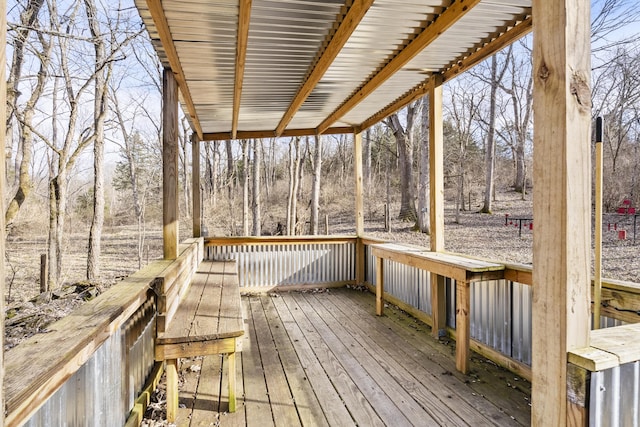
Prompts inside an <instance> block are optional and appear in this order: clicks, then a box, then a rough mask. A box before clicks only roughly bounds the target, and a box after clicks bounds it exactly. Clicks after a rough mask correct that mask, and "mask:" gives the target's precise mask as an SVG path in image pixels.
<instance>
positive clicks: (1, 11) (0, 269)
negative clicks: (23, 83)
mask: <svg viewBox="0 0 640 427" xmlns="http://www.w3.org/2000/svg"><path fill="white" fill-rule="evenodd" d="M6 63H7V2H6V1H4V0H2V1H0V105H2V106H6V105H7V77H6V69H7V68H6ZM0 123H5V124H6V123H7V109H6V107H3V108H0ZM5 138H6V126H5V128H4V129H3V130H2V132H0V153H4V152H5ZM5 177H6V171H5V162H4V159H3V161H1V162H0V194H5V186H6V183H5ZM0 212H2V215H0V230H2V233H1V235H0V259H2V260H4V253H5V233H4V230H5V221H4V212H5V204H4V197H0ZM4 279H5V267H4V262H2V263H0V295H2V298H0V313H2V319H0V384H4V350H3V349H4V318H5V316H4V295H5V293H4V287H5V283H4ZM0 405H1V406H0V407H2V409H3V410H2V411H0V425H4V412H5V411H4V407H5V406H4V387H0Z"/></svg>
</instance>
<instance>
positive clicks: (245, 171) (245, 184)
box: [240, 139, 249, 236]
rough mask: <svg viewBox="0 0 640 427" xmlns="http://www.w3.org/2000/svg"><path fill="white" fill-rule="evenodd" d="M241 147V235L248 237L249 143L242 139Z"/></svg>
mask: <svg viewBox="0 0 640 427" xmlns="http://www.w3.org/2000/svg"><path fill="white" fill-rule="evenodd" d="M240 144H241V145H242V235H243V236H248V235H249V167H248V165H249V141H248V140H246V139H243V140H242V141H240Z"/></svg>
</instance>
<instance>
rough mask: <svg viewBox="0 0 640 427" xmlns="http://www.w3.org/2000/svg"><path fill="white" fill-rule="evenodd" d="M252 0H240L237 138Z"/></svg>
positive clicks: (235, 110) (235, 109) (235, 96)
mask: <svg viewBox="0 0 640 427" xmlns="http://www.w3.org/2000/svg"><path fill="white" fill-rule="evenodd" d="M251 2H252V0H240V6H239V9H240V10H239V11H238V42H237V44H236V72H235V79H234V84H233V113H232V118H231V139H236V133H237V132H238V118H239V116H240V100H241V99H242V82H243V81H244V66H245V60H246V58H247V42H248V41H249V22H250V21H251Z"/></svg>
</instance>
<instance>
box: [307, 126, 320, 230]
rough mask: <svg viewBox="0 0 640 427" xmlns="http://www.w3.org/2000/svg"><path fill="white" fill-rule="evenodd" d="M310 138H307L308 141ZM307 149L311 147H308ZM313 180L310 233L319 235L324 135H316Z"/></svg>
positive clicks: (312, 163)
mask: <svg viewBox="0 0 640 427" xmlns="http://www.w3.org/2000/svg"><path fill="white" fill-rule="evenodd" d="M308 141H309V138H307V143H308ZM307 151H309V149H308V148H307ZM311 167H312V169H313V181H312V184H311V215H310V219H309V223H310V224H309V234H312V235H317V234H318V232H319V229H318V219H319V215H320V178H321V177H322V137H321V136H318V135H316V136H315V147H314V150H313V158H312V161H311Z"/></svg>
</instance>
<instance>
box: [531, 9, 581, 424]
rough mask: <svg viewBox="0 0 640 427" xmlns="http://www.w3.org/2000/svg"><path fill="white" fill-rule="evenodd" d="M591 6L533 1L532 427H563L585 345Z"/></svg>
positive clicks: (566, 422)
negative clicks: (570, 355) (575, 356)
mask: <svg viewBox="0 0 640 427" xmlns="http://www.w3.org/2000/svg"><path fill="white" fill-rule="evenodd" d="M589 15H590V4H589V2H582V1H575V0H534V1H533V22H535V25H534V28H533V31H534V38H533V40H534V44H533V76H534V88H533V103H534V109H533V110H534V120H533V122H534V132H533V134H534V146H535V147H536V149H535V152H534V161H533V180H534V182H535V183H536V184H535V186H534V189H533V217H534V218H535V219H536V231H535V233H534V234H533V265H534V269H533V283H534V289H535V292H534V297H533V318H532V326H533V331H532V333H533V340H532V350H533V351H532V367H533V381H532V382H531V383H532V399H531V401H532V402H535V403H534V404H533V406H532V413H531V424H532V425H535V426H551V425H567V424H568V423H569V422H570V421H571V419H570V417H569V411H568V410H567V407H568V406H569V405H568V396H567V388H568V375H567V352H568V351H570V350H573V349H576V348H581V347H586V346H588V345H589V326H590V295H589V293H590V277H589V273H590V260H591V257H590V249H591V216H590V212H591V182H590V176H591V167H590V166H591V165H590V163H591V162H590V154H591V150H590V140H591V129H590V127H591V126H590V125H591V90H590V75H591V60H590V58H591V49H590V26H589Z"/></svg>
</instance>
